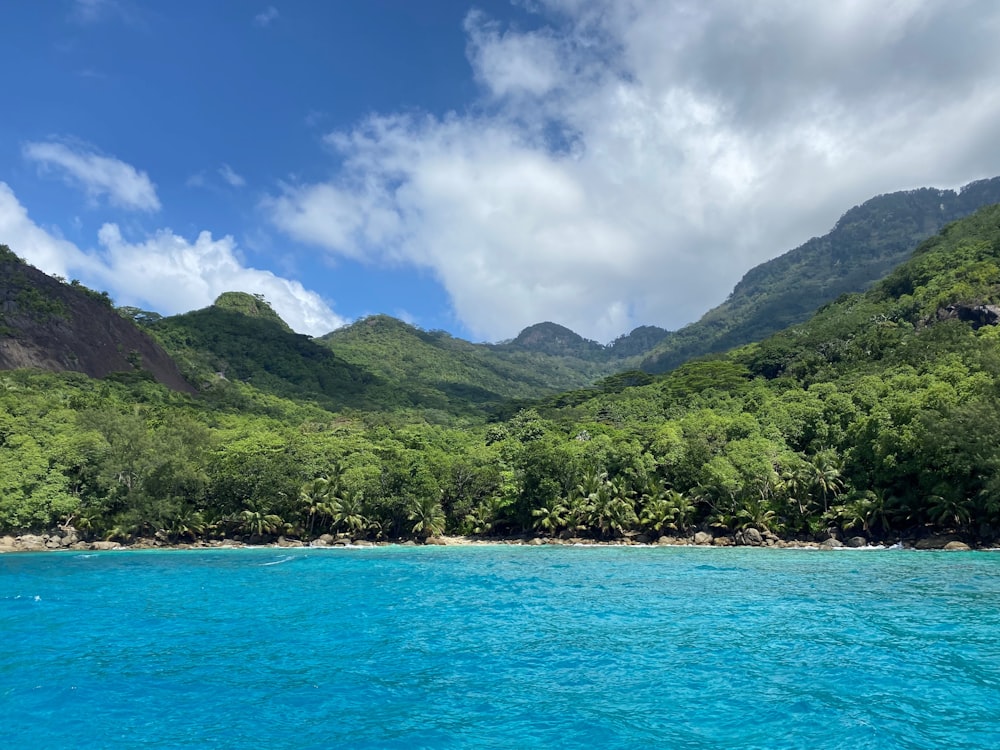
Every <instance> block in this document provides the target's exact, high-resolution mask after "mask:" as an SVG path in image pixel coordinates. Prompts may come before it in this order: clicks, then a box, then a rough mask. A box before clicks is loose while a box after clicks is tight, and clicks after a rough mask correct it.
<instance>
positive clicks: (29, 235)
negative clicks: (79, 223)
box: [0, 182, 92, 279]
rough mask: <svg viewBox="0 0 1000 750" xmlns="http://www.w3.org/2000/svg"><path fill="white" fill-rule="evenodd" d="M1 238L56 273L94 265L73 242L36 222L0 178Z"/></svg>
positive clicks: (32, 261) (38, 265) (69, 273)
mask: <svg viewBox="0 0 1000 750" xmlns="http://www.w3.org/2000/svg"><path fill="white" fill-rule="evenodd" d="M0 242H2V243H3V244H4V245H7V246H8V247H9V248H10V249H11V250H13V251H14V252H15V253H16V254H17V255H19V256H21V257H22V258H24V259H25V260H27V261H28V262H29V263H30V264H31V265H33V266H35V267H36V268H40V269H41V270H43V271H45V272H46V273H48V274H51V275H54V276H62V277H63V278H67V279H68V278H71V277H72V274H73V273H79V272H80V270H81V269H83V270H89V269H90V268H91V266H92V264H91V261H90V259H89V258H88V257H87V256H86V255H85V254H84V253H82V252H80V250H79V249H78V248H77V247H76V245H74V244H73V243H72V242H67V241H66V240H64V239H61V238H60V237H58V236H56V235H54V234H52V233H51V232H49V231H46V230H45V229H43V228H41V227H40V226H38V225H37V224H35V222H34V221H32V220H31V217H29V216H28V211H27V209H25V208H24V206H22V205H21V203H20V202H19V201H18V200H17V196H15V195H14V191H13V190H11V189H10V186H9V185H7V183H5V182H0Z"/></svg>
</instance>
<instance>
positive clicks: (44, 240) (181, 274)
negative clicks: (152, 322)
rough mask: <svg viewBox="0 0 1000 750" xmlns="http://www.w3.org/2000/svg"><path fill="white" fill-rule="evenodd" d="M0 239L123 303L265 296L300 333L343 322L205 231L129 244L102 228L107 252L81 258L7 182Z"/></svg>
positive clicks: (183, 303)
mask: <svg viewBox="0 0 1000 750" xmlns="http://www.w3.org/2000/svg"><path fill="white" fill-rule="evenodd" d="M0 237H2V238H3V240H2V241H3V242H4V244H6V245H8V246H9V247H10V248H11V249H12V250H13V251H14V252H15V253H17V254H18V255H20V256H21V257H23V258H25V259H26V260H27V261H28V262H29V263H31V264H32V265H34V266H35V267H37V268H39V269H41V270H42V271H45V272H46V273H49V274H55V275H59V276H63V277H65V278H73V277H77V278H80V279H81V280H83V281H84V282H85V283H87V284H89V285H93V286H96V287H98V288H101V289H107V290H108V291H109V292H110V293H111V296H112V297H113V298H114V299H115V300H116V302H117V303H118V304H125V305H135V306H138V307H143V308H147V309H153V310H156V311H157V312H160V313H163V314H166V315H171V314H175V313H181V312H187V311H189V310H193V309H197V308H201V307H205V306H207V305H209V304H211V303H212V301H213V300H215V298H216V297H218V295H219V294H221V293H222V292H226V291H244V292H250V293H260V294H263V295H264V297H265V298H266V299H267V300H268V302H270V303H271V306H272V307H273V308H274V309H275V311H276V312H277V313H278V314H279V315H280V316H281V317H282V318H283V319H284V320H285V322H286V323H288V325H289V326H291V327H292V329H294V330H296V331H299V332H300V333H306V334H309V335H321V334H324V333H328V332H330V331H332V330H333V329H334V328H338V327H340V326H342V325H344V323H345V322H346V321H345V320H344V319H343V318H341V317H340V316H339V315H337V314H336V313H334V312H333V311H332V310H331V309H330V307H329V305H327V304H326V302H324V301H323V299H322V298H321V297H320V296H319V295H318V294H316V293H315V292H311V291H309V290H308V289H305V288H304V287H303V286H302V284H300V283H299V282H297V281H293V280H291V279H285V278H282V277H280V276H276V275H275V274H273V273H271V272H270V271H264V270H259V269H256V268H247V267H245V266H244V265H243V264H242V262H241V261H240V260H239V257H238V255H237V248H236V243H235V242H234V241H233V239H232V237H222V238H220V239H213V237H212V235H211V234H210V233H209V232H202V233H201V234H199V235H198V237H197V238H196V239H195V240H194V241H193V242H190V241H188V240H187V239H185V238H184V237H181V236H178V235H176V234H174V233H173V232H171V231H170V230H169V229H161V230H160V231H158V232H156V233H154V234H153V235H151V236H148V237H145V238H144V239H142V240H141V241H139V242H134V243H132V242H128V241H126V240H125V239H124V238H123V237H122V233H121V230H120V229H119V227H118V226H117V225H116V224H105V225H104V226H103V227H101V230H100V232H99V233H98V241H99V243H100V245H101V248H102V250H101V251H92V252H84V251H82V250H80V249H79V248H78V247H76V245H74V244H73V243H71V242H68V241H66V240H64V239H61V238H59V237H58V236H57V235H56V234H54V233H53V232H52V231H49V230H46V229H44V228H42V227H39V226H38V225H37V224H35V223H34V221H32V219H31V218H30V217H29V216H28V212H27V211H26V210H25V208H24V207H23V206H22V205H21V204H20V202H19V201H18V200H17V198H16V196H15V195H14V192H13V191H12V190H11V189H10V187H9V186H8V185H6V184H5V183H3V182H0Z"/></svg>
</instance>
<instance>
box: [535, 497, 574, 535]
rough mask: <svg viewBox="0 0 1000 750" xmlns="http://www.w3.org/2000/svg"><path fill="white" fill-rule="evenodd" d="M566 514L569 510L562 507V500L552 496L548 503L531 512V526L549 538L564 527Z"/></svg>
mask: <svg viewBox="0 0 1000 750" xmlns="http://www.w3.org/2000/svg"><path fill="white" fill-rule="evenodd" d="M568 513H569V509H568V508H567V507H566V506H565V505H563V503H562V500H560V499H559V498H558V497H555V496H554V495H553V496H552V497H551V498H550V499H549V501H548V503H546V504H545V505H543V506H542V507H541V508H536V509H535V510H533V511H531V515H533V516H534V517H535V521H534V523H533V524H532V525H533V526H534V528H536V529H538V530H539V531H544V532H547V533H548V534H549V536H555V535H556V533H557V532H558V531H559V530H560V529H561V528H563V527H564V526H565V525H566V517H567V515H568Z"/></svg>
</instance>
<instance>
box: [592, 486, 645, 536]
mask: <svg viewBox="0 0 1000 750" xmlns="http://www.w3.org/2000/svg"><path fill="white" fill-rule="evenodd" d="M592 507H593V509H592V511H591V515H590V523H591V526H593V527H594V528H596V529H597V531H598V533H599V534H600V535H601V536H603V537H612V536H620V535H622V534H624V533H625V531H626V530H627V529H630V528H632V527H633V526H634V525H635V524H636V523H638V519H637V518H636V515H635V507H634V506H633V504H632V500H631V498H630V497H629V496H628V493H627V492H626V491H625V485H624V483H623V482H621V481H605V482H604V483H603V484H602V485H601V487H600V489H598V491H597V495H596V496H595V497H594V500H593V506H592Z"/></svg>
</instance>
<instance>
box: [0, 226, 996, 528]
mask: <svg viewBox="0 0 1000 750" xmlns="http://www.w3.org/2000/svg"><path fill="white" fill-rule="evenodd" d="M998 303H1000V207H991V208H988V209H984V210H982V211H980V212H978V213H977V214H975V215H974V216H972V217H970V218H967V219H965V220H962V221H960V222H957V223H955V224H953V225H951V226H949V227H948V228H947V229H946V230H945V231H944V232H943V233H942V234H940V235H938V236H936V237H934V238H932V239H931V240H929V241H928V242H926V243H924V244H923V245H922V246H921V247H920V248H919V250H918V251H917V252H916V254H915V255H914V257H913V258H912V259H911V260H910V261H908V262H906V263H904V264H903V265H901V266H900V267H898V268H897V269H896V270H894V271H893V272H892V273H891V274H889V275H888V276H887V277H886V278H885V279H884V280H883V281H881V282H879V283H878V284H876V285H875V286H874V287H873V288H872V289H871V290H869V291H868V292H866V293H864V294H856V295H848V296H844V297H843V298H841V299H838V300H837V301H836V302H833V303H831V304H828V305H827V306H825V307H824V308H823V309H822V310H820V311H819V312H818V313H817V314H816V315H815V316H813V317H812V318H811V319H810V320H808V321H807V322H804V323H802V324H800V325H796V326H793V327H791V328H789V329H787V330H785V331H783V332H781V333H779V334H777V335H775V336H772V337H769V338H767V339H765V340H763V341H761V342H759V343H755V344H750V345H747V346H744V347H742V348H739V349H736V350H734V351H732V352H730V353H728V354H725V355H719V356H716V357H714V358H709V359H703V360H698V361H693V362H690V363H688V364H685V365H684V366H682V367H680V368H678V369H677V370H675V371H673V372H671V373H669V374H667V375H663V376H655V377H654V376H650V375H648V374H645V373H625V374H621V375H616V376H613V377H609V378H606V379H604V380H602V381H601V382H600V383H599V385H598V386H597V387H594V388H588V389H584V390H576V391H569V392H565V393H562V394H559V395H557V396H551V397H548V398H547V399H545V400H542V401H537V402H535V403H534V405H533V406H532V407H531V408H526V409H521V410H519V411H517V412H516V413H515V414H513V415H512V416H510V417H509V418H506V419H502V420H497V421H493V422H484V421H483V420H482V418H481V417H477V418H467V419H465V420H464V421H459V420H454V419H453V420H452V421H449V422H448V423H447V424H443V423H441V422H440V421H439V420H436V419H435V414H434V412H433V411H429V412H428V413H427V414H426V415H425V414H424V413H423V412H422V411H420V410H416V409H403V410H392V409H383V410H379V411H363V410H355V409H348V410H344V409H339V408H333V407H330V406H326V405H324V404H323V403H322V402H320V401H319V400H318V399H314V398H304V399H299V398H288V397H283V396H279V395H277V394H276V393H274V392H273V391H268V390H266V389H263V388H259V387H257V385H256V381H257V380H258V378H259V377H263V375H260V374H259V373H257V372H256V371H254V372H253V373H251V374H250V377H248V379H247V380H248V382H242V381H241V380H240V379H235V378H230V377H228V375H227V376H226V377H224V378H221V377H214V378H212V379H208V380H206V381H205V382H203V383H202V384H201V386H202V389H201V391H200V392H199V393H198V394H197V395H189V394H184V393H179V392H176V391H171V390H169V389H167V388H165V387H164V386H162V385H160V384H158V383H156V382H153V381H152V380H149V379H142V378H139V379H135V378H133V379H106V380H95V379H92V378H89V377H86V376H85V375H82V374H79V373H37V372H31V371H25V370H17V371H12V372H7V373H5V374H4V375H3V378H2V380H0V529H3V530H5V531H22V530H26V529H45V528H48V527H50V526H52V525H54V524H57V523H62V524H64V525H67V526H68V525H72V526H74V527H75V528H76V529H78V530H79V533H81V534H88V535H90V536H91V537H92V538H99V539H104V538H111V539H120V540H127V539H130V538H134V537H136V536H147V537H151V536H153V535H154V534H158V535H159V536H160V537H161V538H163V539H170V540H173V541H182V540H191V539H195V538H200V537H205V536H215V537H219V536H223V535H230V536H233V535H238V536H240V537H241V538H254V539H263V538H266V537H267V536H268V535H272V534H279V533H284V534H288V535H296V536H298V537H300V538H306V539H309V538H313V537H315V536H317V535H318V534H321V533H323V532H336V533H340V534H344V535H347V536H349V537H351V538H355V539H359V538H368V539H395V538H400V537H417V538H426V537H429V536H432V535H435V534H438V533H440V532H442V531H450V532H455V533H475V534H495V533H522V532H530V533H537V534H541V535H545V536H561V537H590V538H598V539H616V538H622V537H634V536H635V535H644V536H640V537H638V538H649V539H655V538H657V537H659V536H661V535H667V536H672V537H674V536H680V537H685V536H689V535H691V534H692V533H693V532H694V531H696V530H698V531H702V532H708V533H711V534H712V535H714V536H716V537H717V538H718V539H719V540H720V543H734V542H742V543H751V544H756V543H761V542H766V541H768V540H771V539H773V538H774V536H773V535H779V536H782V537H784V538H789V539H791V538H803V539H817V538H825V537H827V536H828V535H830V534H836V535H839V536H841V537H844V538H846V537H848V536H861V537H865V538H870V539H885V540H894V539H896V538H897V536H899V535H901V534H902V535H907V536H921V535H926V534H927V533H930V532H932V531H934V532H955V533H957V534H959V535H961V536H962V538H964V539H966V540H967V541H970V542H974V543H975V542H989V541H992V540H995V539H996V538H997V534H998V530H1000V500H998V499H1000V474H998V468H1000V447H998V446H997V443H996V441H995V439H994V435H995V434H996V432H997V429H998V428H1000V389H998V382H997V376H998V373H1000V327H998V326H997V325H996V324H997V321H998V317H1000V307H998ZM220 313H225V314H230V313H232V314H238V315H241V316H242V317H243V319H248V318H247V316H246V315H245V314H244V313H243V312H234V311H232V310H217V311H215V312H212V313H211V314H212V315H213V316H219V315H220ZM249 319H251V320H259V321H260V322H261V323H269V324H270V325H271V328H270V329H266V330H265V329H263V328H262V329H261V330H260V331H259V332H258V333H259V334H260V335H261V336H265V337H267V336H271V335H272V334H271V333H269V332H268V331H272V330H273V331H278V330H280V329H279V327H277V326H275V325H274V321H268V320H267V316H264V317H263V318H249ZM218 320H219V321H220V325H225V320H226V318H225V316H224V315H223V316H221V317H218ZM214 321H215V318H213V324H212V325H211V326H204V327H203V328H205V329H208V328H214V325H215V323H214ZM383 322H385V321H376V322H375V323H373V324H372V328H373V329H376V331H375V332H376V333H378V331H377V328H378V327H379V325H380V324H381V323H383ZM243 323H244V321H240V323H239V325H240V326H242V325H243ZM386 324H387V325H392V323H386ZM201 328H202V327H201V326H200V324H199V325H194V326H176V327H174V328H170V329H167V330H165V331H164V332H163V333H162V335H163V338H164V341H168V340H174V338H176V339H177V342H179V343H175V344H174V345H175V346H177V347H178V348H180V347H181V344H183V345H184V346H189V347H191V350H192V351H195V350H197V349H198V348H199V347H201V346H202V342H201V340H200V339H198V340H196V339H197V336H206V335H208V333H207V332H206V331H205V330H201ZM355 333H357V332H355ZM362 333H363V331H362ZM220 335H221V334H220ZM286 335H287V333H286ZM359 335H360V334H359ZM379 335H381V334H379ZM183 336H189V337H193V338H188V339H183V338H182V337H183ZM434 336H435V335H434V334H428V337H429V338H431V339H432V340H434ZM388 340H391V338H386V341H388ZM185 341H186V343H184V342H185ZM307 343H313V342H307ZM431 343H432V344H433V341H432V342H431ZM196 344H197V346H195V345H196ZM265 344H266V342H265ZM266 345H270V344H266ZM303 345H305V344H304V343H303ZM574 345H579V342H575V344H574ZM213 346H215V347H216V348H219V346H220V345H219V344H218V343H216V344H213ZM241 346H244V347H245V345H241ZM282 346H284V344H282ZM456 346H458V347H459V348H460V347H461V345H460V344H456ZM318 348H320V350H321V351H322V352H325V353H328V351H327V350H326V349H322V348H321V347H318ZM432 348H433V346H432ZM277 351H278V350H276V352H277ZM345 351H346V350H345ZM239 353H240V347H234V348H233V350H232V351H231V352H229V353H228V354H227V355H226V356H227V358H226V360H225V362H224V363H223V364H227V365H228V367H229V368H234V367H238V366H239V365H238V364H234V362H237V363H238V362H239V361H240V360H239V357H238V355H239ZM317 356H318V355H317ZM340 356H342V357H343V361H344V362H345V363H346V364H344V365H343V367H344V368H345V372H352V370H351V369H350V368H353V367H357V366H358V365H356V364H354V363H350V362H349V360H348V358H347V357H346V355H340ZM337 361H338V362H340V361H341V359H340V358H338V359H337ZM276 366H277V363H276ZM387 367H388V365H387ZM229 371H230V372H233V369H230V370H229ZM368 374H369V375H371V376H373V377H382V376H383V375H382V374H379V373H375V374H372V373H368ZM358 389H359V391H358V392H359V393H363V392H364V383H363V382H360V383H359V384H358Z"/></svg>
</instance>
